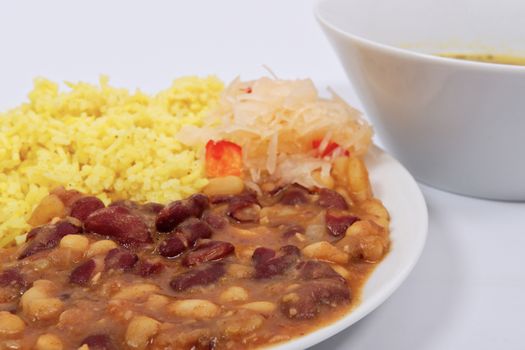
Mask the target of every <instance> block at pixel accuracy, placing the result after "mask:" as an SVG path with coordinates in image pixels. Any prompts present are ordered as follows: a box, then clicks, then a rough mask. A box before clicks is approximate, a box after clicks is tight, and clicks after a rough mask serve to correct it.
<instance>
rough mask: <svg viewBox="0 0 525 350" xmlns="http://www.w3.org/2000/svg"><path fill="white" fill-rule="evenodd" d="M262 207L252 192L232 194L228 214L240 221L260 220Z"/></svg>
mask: <svg viewBox="0 0 525 350" xmlns="http://www.w3.org/2000/svg"><path fill="white" fill-rule="evenodd" d="M260 211H261V207H260V205H259V203H258V202H257V197H256V196H255V195H253V194H252V193H244V194H241V195H238V196H232V197H231V199H230V200H229V201H228V210H227V214H228V216H230V217H231V218H233V219H235V220H237V221H239V222H259V212H260Z"/></svg>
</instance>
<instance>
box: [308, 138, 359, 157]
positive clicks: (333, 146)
mask: <svg viewBox="0 0 525 350" xmlns="http://www.w3.org/2000/svg"><path fill="white" fill-rule="evenodd" d="M319 146H321V140H320V139H316V140H313V141H312V148H314V149H316V150H319ZM340 147H341V146H339V144H338V143H337V142H334V141H329V142H328V145H326V147H325V149H324V150H323V152H319V154H318V155H319V157H321V158H324V157H326V156H331V155H332V154H333V153H334V151H335V150H336V149H338V148H340ZM343 155H345V156H349V155H350V152H348V150H344V152H343Z"/></svg>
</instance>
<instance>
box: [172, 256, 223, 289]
mask: <svg viewBox="0 0 525 350" xmlns="http://www.w3.org/2000/svg"><path fill="white" fill-rule="evenodd" d="M225 273H226V270H225V268H224V265H223V264H222V263H220V262H213V263H211V264H207V265H205V266H203V267H202V268H198V269H197V268H194V269H191V270H189V271H187V272H184V273H182V274H180V275H177V276H175V277H174V278H173V279H172V280H171V282H170V286H171V288H173V289H174V290H175V291H177V292H181V291H184V290H186V289H189V288H192V287H195V286H206V285H209V284H212V283H215V282H217V281H218V280H219V279H220V278H221V277H222V276H224V274H225Z"/></svg>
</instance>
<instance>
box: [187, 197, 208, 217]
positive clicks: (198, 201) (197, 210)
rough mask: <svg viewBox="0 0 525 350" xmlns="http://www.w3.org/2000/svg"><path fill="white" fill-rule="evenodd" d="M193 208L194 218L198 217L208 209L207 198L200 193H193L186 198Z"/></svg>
mask: <svg viewBox="0 0 525 350" xmlns="http://www.w3.org/2000/svg"><path fill="white" fill-rule="evenodd" d="M188 199H189V200H190V202H191V204H192V206H193V207H194V214H193V215H194V216H195V217H200V216H201V215H202V213H203V212H204V211H205V210H206V209H208V208H209V207H210V200H209V198H208V196H206V195H205V194H202V193H195V194H193V195H191V196H190V198H188Z"/></svg>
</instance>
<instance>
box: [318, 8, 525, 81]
mask: <svg viewBox="0 0 525 350" xmlns="http://www.w3.org/2000/svg"><path fill="white" fill-rule="evenodd" d="M326 3H335V4H336V3H337V2H336V0H315V2H314V7H313V13H314V16H315V18H316V20H317V22H318V23H319V24H321V26H322V27H325V28H327V29H329V30H331V31H333V32H334V33H337V34H339V35H341V36H343V37H345V38H347V39H349V40H353V41H357V42H359V43H360V44H362V45H365V46H369V47H371V48H374V49H376V50H379V51H382V52H383V53H388V54H391V55H395V56H397V57H399V58H402V59H411V60H423V61H425V60H426V61H428V62H431V63H435V64H439V65H443V66H451V67H455V68H459V69H468V70H481V71H492V72H501V73H513V74H516V73H525V66H518V65H509V64H502V63H488V62H478V61H470V60H460V59H456V58H450V57H442V56H437V55H432V54H428V53H423V52H418V51H415V50H410V49H406V48H402V47H398V46H393V45H389V44H383V43H380V42H378V41H375V40H372V39H367V38H366V37H363V36H361V35H357V34H353V33H351V32H349V31H346V30H343V29H341V28H340V27H338V26H336V25H335V24H332V23H331V22H330V21H328V19H326V18H325V17H324V16H323V14H322V11H323V10H322V9H321V7H322V5H323V4H326Z"/></svg>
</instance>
